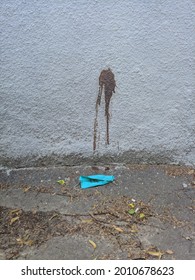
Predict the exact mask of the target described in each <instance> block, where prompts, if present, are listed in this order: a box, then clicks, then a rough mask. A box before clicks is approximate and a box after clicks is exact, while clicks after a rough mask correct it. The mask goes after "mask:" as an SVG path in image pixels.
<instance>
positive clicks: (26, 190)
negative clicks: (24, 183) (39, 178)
mask: <svg viewBox="0 0 195 280" xmlns="http://www.w3.org/2000/svg"><path fill="white" fill-rule="evenodd" d="M30 188H31V187H25V188H23V192H28V191H29V190H30Z"/></svg>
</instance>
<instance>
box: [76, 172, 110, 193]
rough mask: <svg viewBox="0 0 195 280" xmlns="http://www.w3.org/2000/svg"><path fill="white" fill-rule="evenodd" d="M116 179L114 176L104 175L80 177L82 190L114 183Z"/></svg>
mask: <svg viewBox="0 0 195 280" xmlns="http://www.w3.org/2000/svg"><path fill="white" fill-rule="evenodd" d="M114 179H115V178H114V176H109V175H102V174H97V175H90V176H80V177H79V181H80V183H81V189H87V188H93V187H97V186H103V185H106V184H109V183H111V182H113V181H114Z"/></svg>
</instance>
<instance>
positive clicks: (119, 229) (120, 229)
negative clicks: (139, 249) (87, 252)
mask: <svg viewBox="0 0 195 280" xmlns="http://www.w3.org/2000/svg"><path fill="white" fill-rule="evenodd" d="M113 228H114V229H116V230H117V231H119V232H124V230H123V229H122V228H120V227H117V226H115V225H113Z"/></svg>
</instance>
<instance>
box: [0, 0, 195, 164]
mask: <svg viewBox="0 0 195 280" xmlns="http://www.w3.org/2000/svg"><path fill="white" fill-rule="evenodd" d="M0 3H1V16H0V29H1V38H0V47H1V56H0V57H1V66H0V67H1V75H0V86H1V89H0V114H1V124H0V125H1V128H0V129H1V136H0V138H1V139H0V145H1V147H0V148H1V150H0V155H1V163H2V164H4V165H6V164H7V165H9V164H11V163H14V164H16V165H17V163H18V164H19V165H24V166H25V165H26V166H28V165H33V164H36V161H37V160H38V159H41V158H43V159H46V158H48V159H49V160H48V162H47V163H49V164H52V162H53V160H54V161H55V159H57V160H59V159H61V162H62V163H64V164H68V162H69V160H70V157H69V156H71V155H73V157H75V158H76V159H77V157H80V158H89V159H92V156H93V125H94V117H95V102H96V98H97V93H98V77H99V74H100V72H101V70H102V69H106V68H107V67H110V68H111V69H112V71H113V72H114V74H115V79H116V82H117V89H116V93H115V94H114V96H113V98H112V102H111V108H110V110H111V122H110V142H111V143H110V145H109V146H106V145H105V118H104V109H103V106H104V104H103V103H102V106H101V108H100V110H99V115H98V122H99V130H98V131H99V132H98V137H99V143H98V149H97V151H96V155H99V156H103V157H105V159H106V157H107V158H109V156H110V155H113V156H116V157H115V158H114V159H113V160H116V161H117V159H120V160H124V161H129V162H137V161H139V162H158V163H161V162H162V163H166V162H172V163H178V162H180V163H184V164H195V95H194V77H193V70H194V60H193V56H194V41H195V37H194V36H195V35H194V34H195V32H194V31H195V30H194V26H195V20H194V11H195V4H194V1H192V0H185V1H183V0H170V1H169V0H167V1H163V0H150V1H147V0H140V1H137V0H131V1H129V0H124V1H116V0H108V1H105V0H104V1H103V0H100V1H97V0H78V1H76V0H57V1H51V0H40V1H38V0H37V1H36V0H32V1H27V0H1V1H0ZM52 155H53V156H52ZM20 159H21V161H20ZM14 160H16V161H14ZM17 160H18V161H17ZM70 162H71V161H70ZM42 163H43V164H44V160H43V162H42ZM74 163H75V162H74Z"/></svg>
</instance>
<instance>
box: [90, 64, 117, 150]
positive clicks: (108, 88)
mask: <svg viewBox="0 0 195 280" xmlns="http://www.w3.org/2000/svg"><path fill="white" fill-rule="evenodd" d="M115 87H116V82H115V79H114V74H113V72H112V71H111V69H110V68H108V69H107V70H102V71H101V73H100V76H99V92H98V96H97V101H96V115H95V120H94V141H93V150H94V151H95V150H96V142H97V128H98V120H97V118H98V106H100V104H101V98H102V94H104V96H105V117H106V143H107V144H108V145H109V144H110V137H109V121H110V113H109V106H110V100H111V98H112V94H113V93H114V92H115Z"/></svg>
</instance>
